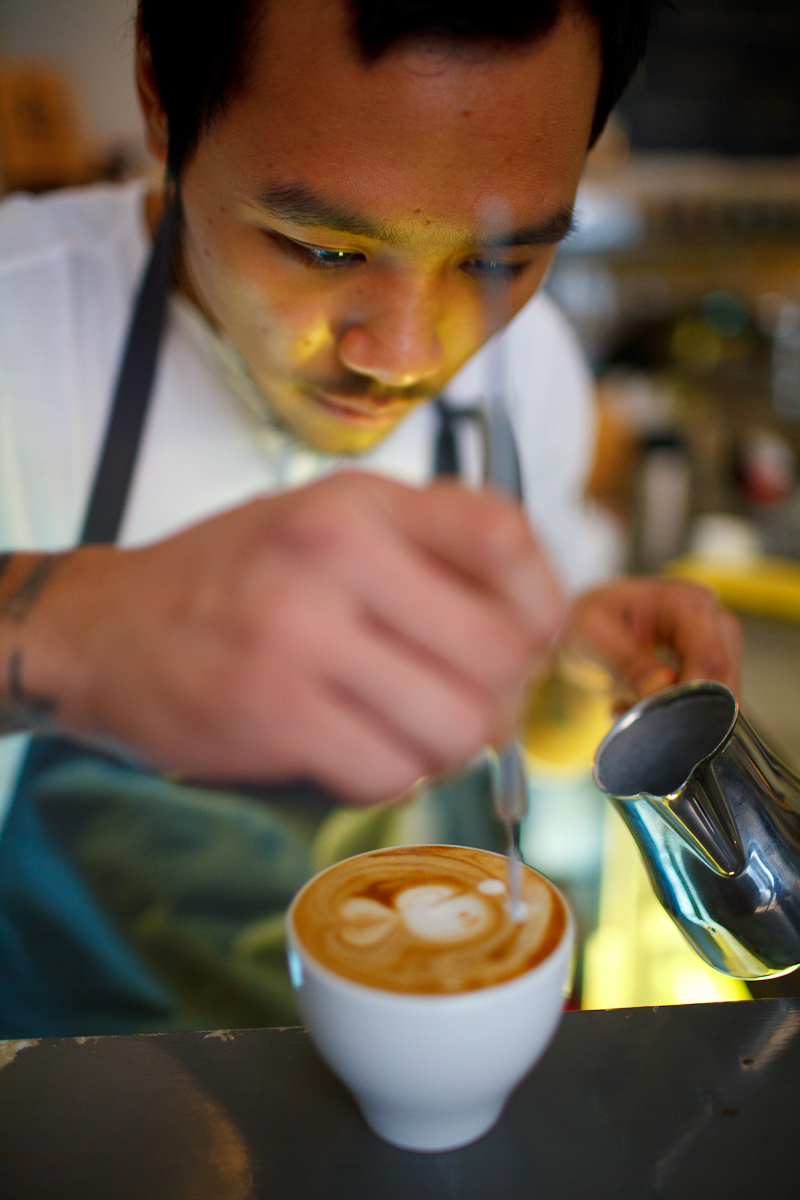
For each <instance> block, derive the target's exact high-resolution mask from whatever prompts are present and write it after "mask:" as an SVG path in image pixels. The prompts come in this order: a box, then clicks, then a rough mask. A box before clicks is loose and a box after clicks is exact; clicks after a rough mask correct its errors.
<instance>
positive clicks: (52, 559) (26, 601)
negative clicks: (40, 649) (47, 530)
mask: <svg viewBox="0 0 800 1200" xmlns="http://www.w3.org/2000/svg"><path fill="white" fill-rule="evenodd" d="M65 558H66V554H46V555H45V556H44V558H40V559H39V561H38V562H36V563H35V564H34V565H33V567H32V568H31V570H30V571H29V572H28V574H27V575H26V576H25V578H24V579H23V581H22V583H21V584H19V586H18V587H16V588H15V589H14V591H13V592H11V593H10V594H9V595H8V596H6V598H5V600H4V601H3V602H2V604H0V618H4V619H5V620H7V621H13V622H14V624H15V625H21V624H22V623H23V621H24V620H25V618H26V617H27V616H28V614H29V613H30V611H31V609H32V608H33V606H34V605H35V604H36V601H37V600H38V599H39V595H40V593H41V591H42V589H43V588H44V586H45V584H46V583H47V581H48V579H49V578H50V576H51V575H52V574H53V572H54V571H55V569H56V567H58V566H60V564H61V563H62V562H63V561H64V559H65ZM0 574H2V568H0Z"/></svg>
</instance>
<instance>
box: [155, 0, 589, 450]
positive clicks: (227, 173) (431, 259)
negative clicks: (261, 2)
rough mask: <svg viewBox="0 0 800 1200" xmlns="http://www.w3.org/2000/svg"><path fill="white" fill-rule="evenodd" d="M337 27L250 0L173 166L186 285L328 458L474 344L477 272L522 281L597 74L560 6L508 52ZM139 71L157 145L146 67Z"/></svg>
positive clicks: (535, 267) (454, 366)
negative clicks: (243, 67)
mask: <svg viewBox="0 0 800 1200" xmlns="http://www.w3.org/2000/svg"><path fill="white" fill-rule="evenodd" d="M346 28H347V26H346V17H345V5H344V4H343V3H341V0H270V3H269V4H268V5H267V6H266V16H265V20H264V23H263V28H262V36H261V38H260V39H259V41H258V43H257V45H256V46H255V47H254V49H253V57H252V61H251V64H250V68H249V75H248V81H247V87H246V88H245V89H244V90H243V91H242V93H241V94H239V95H238V96H236V97H235V99H234V100H233V101H232V103H231V104H230V106H229V107H228V109H227V110H226V111H225V113H224V114H223V115H222V116H220V117H219V118H218V119H217V120H216V122H215V123H214V124H213V126H212V128H211V129H210V130H208V131H206V132H205V133H204V134H203V135H202V137H201V139H200V142H199V145H198V147H197V150H196V152H195V154H194V155H193V157H192V158H191V160H190V161H189V162H188V163H187V165H186V167H185V170H184V172H183V176H182V180H181V190H182V199H183V207H184V213H185V218H186V233H185V242H184V263H185V268H186V272H187V274H188V277H189V281H190V282H189V286H190V287H191V289H192V290H193V291H194V293H195V296H196V297H197V299H198V300H199V302H200V303H201V304H202V305H203V306H204V308H205V309H206V310H207V312H208V313H209V314H210V316H211V317H212V318H213V319H214V320H215V321H216V323H217V324H218V325H219V326H220V327H221V328H222V329H223V330H224V331H225V333H226V334H227V335H228V337H229V338H230V339H231V341H232V342H233V344H234V345H235V346H236V347H237V349H238V351H239V353H240V354H241V356H242V358H243V359H244V361H245V363H246V364H247V366H248V367H249V369H250V372H251V373H252V375H253V376H254V378H255V379H256V381H257V382H258V384H259V385H260V387H261V389H262V390H263V393H264V395H265V397H266V398H267V400H268V402H269V404H270V406H271V407H272V409H273V410H274V411H275V412H276V413H277V414H278V415H279V416H280V417H281V418H282V420H283V421H284V422H285V424H286V425H288V426H289V427H290V428H291V429H292V430H294V431H295V432H296V433H297V434H298V435H299V436H300V437H301V438H303V439H304V440H305V441H306V442H307V443H308V444H310V445H312V446H314V447H316V448H318V449H321V450H325V451H331V452H334V453H345V454H347V453H359V452H361V451H364V450H366V449H368V448H369V447H370V446H372V445H374V444H375V443H376V442H378V441H379V440H380V439H381V438H382V437H384V436H385V435H386V434H387V433H388V432H389V431H390V430H391V429H392V428H394V426H395V425H396V424H397V423H398V421H400V420H401V419H402V418H403V417H404V416H405V415H406V414H407V413H408V412H409V410H410V409H411V408H412V407H413V406H414V405H415V404H417V403H419V402H420V401H421V400H422V399H425V398H427V397H430V396H431V395H434V394H435V393H436V392H437V391H438V390H439V389H440V388H441V387H442V386H443V385H444V384H445V383H446V382H447V380H448V379H449V378H450V377H451V376H452V375H453V374H454V373H455V372H456V371H457V370H458V368H459V367H460V366H462V364H463V363H464V362H466V360H467V359H468V358H469V357H470V356H471V355H472V354H473V353H474V352H475V350H476V349H477V348H478V347H479V346H480V344H481V342H482V341H484V340H485V338H486V336H487V330H486V323H485V320H484V318H483V316H482V311H481V297H482V290H483V291H484V292H485V291H486V287H485V281H486V280H487V278H488V279H489V280H490V281H491V280H493V281H495V282H497V281H498V280H501V281H503V283H504V286H505V287H506V288H507V308H506V311H507V312H508V313H514V312H516V311H517V310H518V309H520V308H521V307H522V305H523V304H524V303H525V302H526V301H527V300H528V299H529V298H530V296H531V295H532V294H533V293H534V292H535V290H536V288H537V287H538V285H539V283H540V281H541V279H542V276H543V275H544V272H545V270H546V268H547V266H548V264H549V262H550V259H551V257H552V255H553V252H554V248H555V243H556V242H557V241H558V239H559V238H560V237H561V236H562V235H563V234H564V232H565V231H566V227H567V225H568V223H569V214H570V211H571V207H572V202H573V198H574V194H575V189H576V187H577V183H578V178H579V175H580V172H581V167H582V165H583V160H584V156H585V152H586V145H587V141H588V137H589V130H590V126H591V121H592V115H593V111H594V105H595V99H596V95H597V88H598V84H599V75H600V57H599V40H598V37H597V34H596V31H595V28H594V26H593V25H592V24H591V23H590V21H589V20H588V19H586V18H584V17H582V16H580V15H575V16H573V15H568V16H566V17H564V18H562V20H561V21H560V22H559V24H558V25H557V26H556V28H555V29H554V30H553V32H552V33H551V34H550V35H549V36H548V37H547V38H546V39H544V40H542V41H540V42H538V43H536V44H534V45H533V46H532V47H529V48H524V49H522V50H517V49H515V50H513V51H510V50H498V51H495V52H492V51H490V50H485V49H482V50H474V51H467V50H465V51H463V52H454V51H453V49H452V47H448V46H446V45H439V46H437V45H435V44H433V43H431V44H428V45H427V46H423V45H416V46H406V47H403V48H402V49H395V50H391V51H389V52H388V53H387V54H386V55H385V56H384V57H383V58H380V59H379V60H378V61H377V62H376V63H375V65H373V66H365V65H363V63H362V62H361V60H360V57H359V55H358V53H357V51H356V49H355V48H354V46H353V44H352V43H351V41H350V40H349V37H348V35H347V32H346ZM140 79H142V80H143V100H144V103H145V108H146V110H147V116H148V119H149V127H150V134H151V141H152V142H153V143H154V146H155V148H157V149H160V150H161V151H162V152H163V150H164V122H163V117H162V116H161V114H160V112H159V110H158V105H157V102H156V101H155V100H154V98H153V94H152V87H151V86H150V84H149V83H148V75H147V68H146V64H145V65H144V67H143V68H142V69H141V70H140ZM498 201H500V205H498V203H497V202H498ZM493 202H494V204H493ZM498 212H502V214H503V220H502V223H503V226H504V228H503V231H502V236H501V237H500V238H499V239H498V240H497V242H495V244H487V236H486V226H487V220H490V221H494V220H495V219H494V218H493V217H491V215H490V214H492V213H498Z"/></svg>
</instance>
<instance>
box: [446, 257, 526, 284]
mask: <svg viewBox="0 0 800 1200" xmlns="http://www.w3.org/2000/svg"><path fill="white" fill-rule="evenodd" d="M530 265H531V264H530V262H520V263H506V262H499V261H498V260H497V259H493V258H471V259H469V260H468V261H467V262H464V263H462V264H461V270H462V271H466V272H467V274H468V275H478V276H483V277H484V278H487V277H488V278H491V279H496V280H497V281H498V282H504V281H509V282H510V281H511V280H512V279H518V278H519V276H520V275H521V274H522V273H523V271H527V269H528V267H529V266H530Z"/></svg>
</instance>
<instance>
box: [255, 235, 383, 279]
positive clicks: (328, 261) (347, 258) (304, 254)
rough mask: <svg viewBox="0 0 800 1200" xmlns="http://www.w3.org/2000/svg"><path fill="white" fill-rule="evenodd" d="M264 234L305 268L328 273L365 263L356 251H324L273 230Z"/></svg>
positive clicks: (319, 247)
mask: <svg viewBox="0 0 800 1200" xmlns="http://www.w3.org/2000/svg"><path fill="white" fill-rule="evenodd" d="M265 232H266V233H267V235H268V236H269V238H270V240H271V241H273V242H275V244H276V245H277V246H278V247H279V248H280V249H281V250H283V251H284V253H285V254H288V255H290V256H291V257H292V258H294V259H296V261H297V262H301V263H303V265H304V266H306V267H311V268H316V269H318V270H323V271H325V270H328V271H329V270H331V269H336V268H339V269H341V268H342V267H357V266H360V265H361V264H362V263H364V262H366V261H367V260H366V258H365V256H364V255H363V254H361V253H360V252H359V251H357V250H325V249H323V248H322V247H321V246H307V245H306V244H305V243H304V242H296V241H294V239H293V238H288V237H286V236H285V235H284V234H282V233H277V232H276V231H275V230H266V231H265Z"/></svg>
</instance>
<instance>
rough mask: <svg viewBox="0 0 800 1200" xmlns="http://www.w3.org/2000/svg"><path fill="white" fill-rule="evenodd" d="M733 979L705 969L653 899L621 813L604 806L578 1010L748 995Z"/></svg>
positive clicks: (654, 897) (740, 984) (650, 888)
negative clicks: (594, 920)
mask: <svg viewBox="0 0 800 1200" xmlns="http://www.w3.org/2000/svg"><path fill="white" fill-rule="evenodd" d="M749 999H750V993H749V991H748V990H747V987H746V985H745V984H744V983H743V982H742V981H741V980H740V979H731V978H730V977H729V976H728V975H720V974H719V973H718V972H717V971H714V970H712V968H711V967H708V966H706V964H705V963H704V962H703V961H702V959H700V958H698V956H697V955H696V954H695V952H694V950H692V949H691V947H690V946H689V945H688V943H687V942H685V941H684V939H683V937H682V935H681V933H680V932H679V930H678V929H677V927H676V926H675V925H674V924H673V923H672V921H671V919H670V918H669V917H668V916H667V914H666V912H665V911H664V909H663V908H662V907H661V905H660V904H659V902H658V900H657V899H656V896H655V894H654V892H653V889H652V887H651V886H650V881H649V879H648V878H647V872H646V871H645V869H644V865H643V864H642V860H641V858H640V856H639V851H638V850H637V848H636V844H635V842H634V841H633V838H632V837H631V835H630V833H629V832H628V830H627V829H626V827H625V825H624V824H623V821H622V819H621V817H620V816H619V815H618V814H617V813H616V812H615V811H614V809H613V808H612V806H611V805H610V804H609V805H608V807H607V810H606V850H605V856H604V863H603V878H602V886H601V894H600V921H599V924H598V928H597V930H596V931H595V932H594V933H593V934H591V936H590V937H589V938H588V940H587V943H586V948H585V951H584V959H583V993H582V999H581V1006H582V1007H583V1008H633V1007H637V1006H642V1005H651V1004H652V1005H659V1004H703V1003H708V1002H714V1001H722V1000H749Z"/></svg>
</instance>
